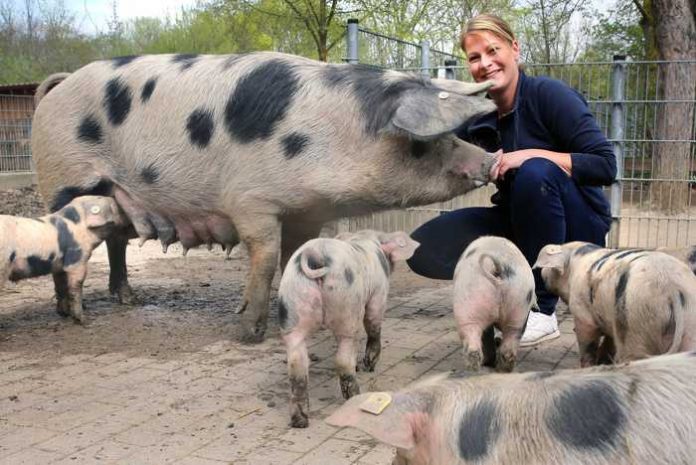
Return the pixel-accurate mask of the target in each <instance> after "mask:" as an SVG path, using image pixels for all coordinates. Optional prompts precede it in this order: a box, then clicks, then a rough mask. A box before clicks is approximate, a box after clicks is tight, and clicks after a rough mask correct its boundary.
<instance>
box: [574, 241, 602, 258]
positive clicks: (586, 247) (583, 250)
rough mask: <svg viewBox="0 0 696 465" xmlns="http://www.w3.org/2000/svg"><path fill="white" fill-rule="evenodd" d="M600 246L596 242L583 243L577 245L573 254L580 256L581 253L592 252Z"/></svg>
mask: <svg viewBox="0 0 696 465" xmlns="http://www.w3.org/2000/svg"><path fill="white" fill-rule="evenodd" d="M600 248H601V247H600V246H598V245H597V244H585V245H583V246H582V247H579V248H578V249H577V250H576V251H575V253H574V254H573V255H577V256H580V257H582V256H583V255H587V254H588V253H591V252H594V251H595V250H597V249H600Z"/></svg>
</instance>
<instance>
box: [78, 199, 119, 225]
mask: <svg viewBox="0 0 696 465" xmlns="http://www.w3.org/2000/svg"><path fill="white" fill-rule="evenodd" d="M84 207H85V224H87V227H88V228H98V227H100V226H104V225H106V224H107V223H111V222H113V221H114V213H113V212H112V211H111V207H110V206H109V205H108V204H106V203H103V204H100V203H86V204H85V206H84Z"/></svg>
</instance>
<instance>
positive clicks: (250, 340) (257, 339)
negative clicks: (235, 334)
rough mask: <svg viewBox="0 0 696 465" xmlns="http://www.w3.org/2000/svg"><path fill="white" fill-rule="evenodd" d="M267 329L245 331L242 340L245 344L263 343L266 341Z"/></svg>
mask: <svg viewBox="0 0 696 465" xmlns="http://www.w3.org/2000/svg"><path fill="white" fill-rule="evenodd" d="M265 335H266V331H254V332H250V331H245V332H244V334H242V337H241V342H242V343H243V344H261V343H262V342H263V341H264V338H265Z"/></svg>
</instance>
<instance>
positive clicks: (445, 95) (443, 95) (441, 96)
mask: <svg viewBox="0 0 696 465" xmlns="http://www.w3.org/2000/svg"><path fill="white" fill-rule="evenodd" d="M437 96H438V98H439V99H440V100H445V99H447V98H449V92H445V91H442V92H440V93H439V94H437Z"/></svg>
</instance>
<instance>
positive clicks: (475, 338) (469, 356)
mask: <svg viewBox="0 0 696 465" xmlns="http://www.w3.org/2000/svg"><path fill="white" fill-rule="evenodd" d="M459 335H460V336H461V338H462V349H463V350H464V369H465V370H469V371H478V370H479V369H481V364H482V363H483V348H482V341H481V337H482V335H483V332H482V331H481V325H479V324H475V323H474V324H467V325H464V326H460V329H459Z"/></svg>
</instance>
